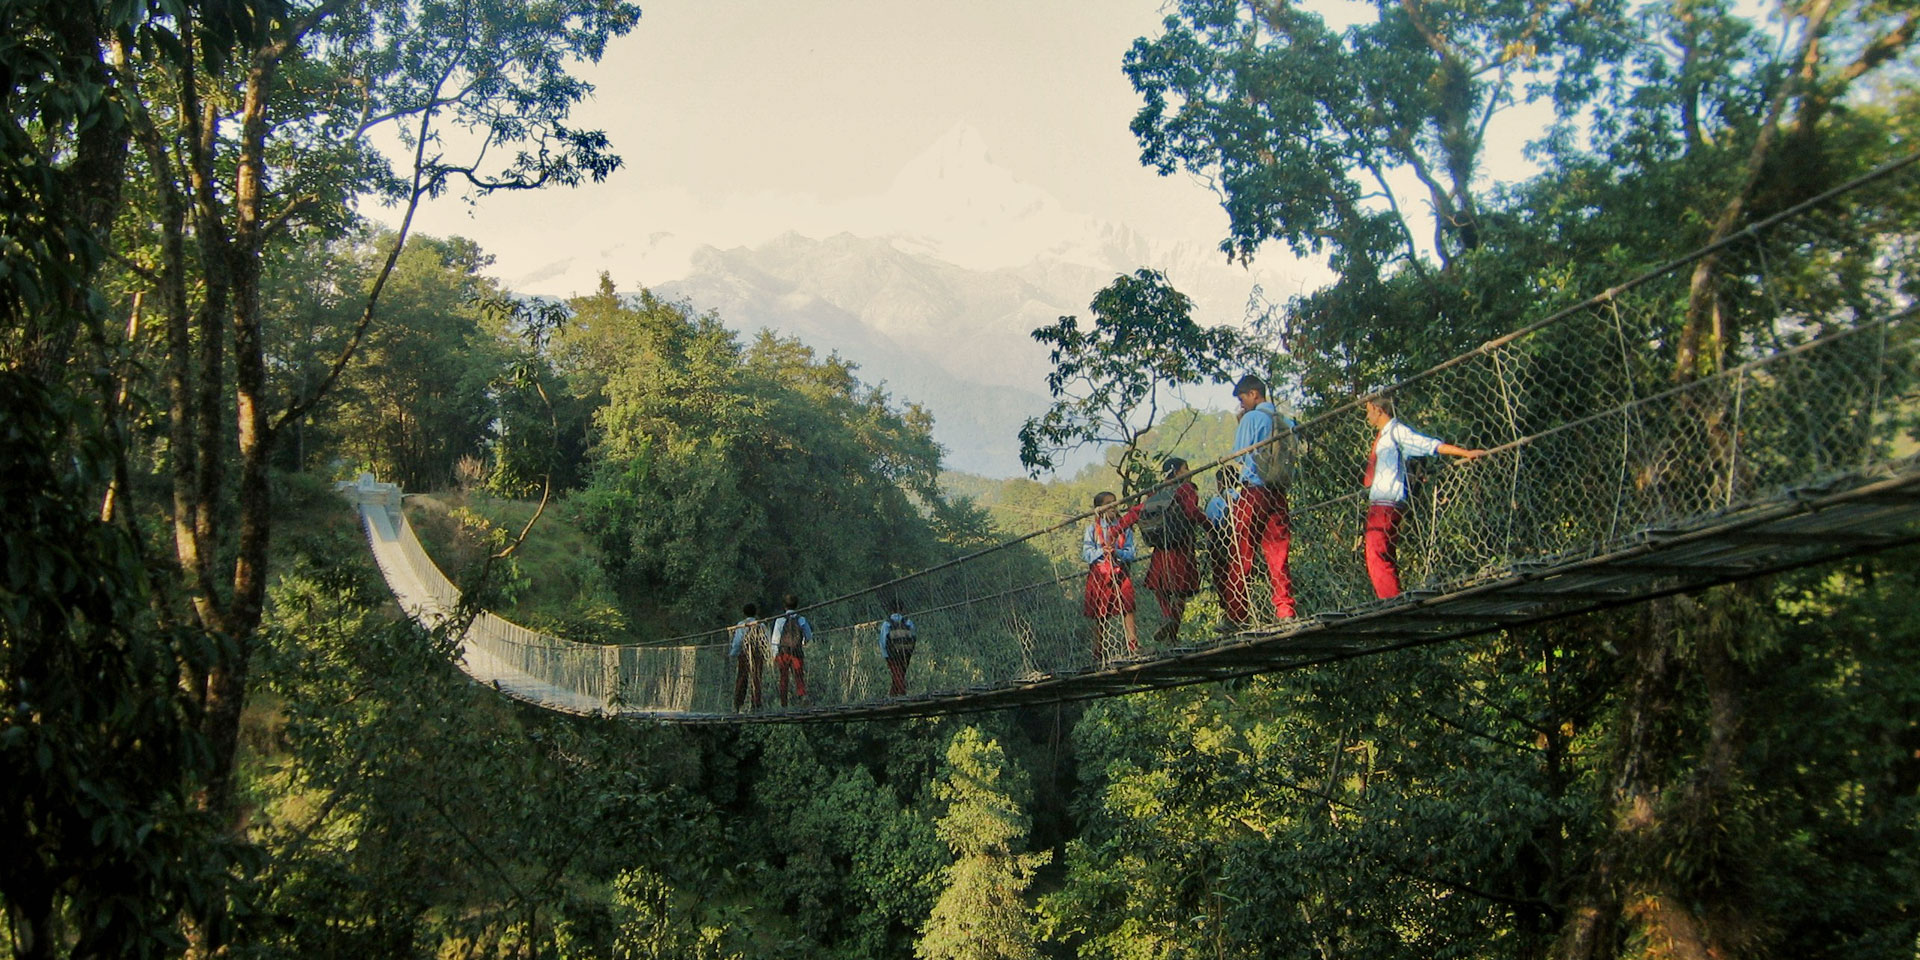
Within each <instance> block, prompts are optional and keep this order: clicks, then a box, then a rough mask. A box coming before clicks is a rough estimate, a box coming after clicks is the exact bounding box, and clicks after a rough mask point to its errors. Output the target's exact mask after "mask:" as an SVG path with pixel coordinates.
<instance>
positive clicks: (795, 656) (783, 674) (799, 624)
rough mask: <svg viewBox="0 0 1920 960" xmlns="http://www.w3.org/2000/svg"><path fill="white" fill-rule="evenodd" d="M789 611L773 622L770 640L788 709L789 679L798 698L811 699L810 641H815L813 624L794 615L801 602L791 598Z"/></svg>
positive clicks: (774, 662) (782, 693) (781, 700)
mask: <svg viewBox="0 0 1920 960" xmlns="http://www.w3.org/2000/svg"><path fill="white" fill-rule="evenodd" d="M786 601H787V610H786V612H785V613H782V614H781V615H780V619H778V620H775V621H774V622H773V630H772V631H770V633H769V637H770V642H771V644H772V649H773V654H774V656H773V670H774V673H775V674H777V675H778V676H779V677H780V705H781V706H783V707H784V706H786V705H787V679H788V678H789V677H791V678H792V679H793V681H794V695H795V696H796V697H798V698H799V699H800V700H802V701H805V700H806V699H807V647H806V644H807V641H809V640H812V639H813V624H810V623H808V622H807V618H806V617H803V616H801V615H799V614H798V613H795V612H794V608H795V607H798V606H799V605H800V598H799V597H798V596H795V595H794V594H791V593H789V594H787V597H786Z"/></svg>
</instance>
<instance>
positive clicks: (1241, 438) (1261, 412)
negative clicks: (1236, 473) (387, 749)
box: [1233, 400, 1294, 487]
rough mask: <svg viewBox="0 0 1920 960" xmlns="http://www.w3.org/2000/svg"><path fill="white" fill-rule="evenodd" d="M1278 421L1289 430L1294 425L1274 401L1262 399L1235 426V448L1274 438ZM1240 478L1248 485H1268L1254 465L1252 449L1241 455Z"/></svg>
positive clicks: (1245, 447) (1238, 448) (1239, 448)
mask: <svg viewBox="0 0 1920 960" xmlns="http://www.w3.org/2000/svg"><path fill="white" fill-rule="evenodd" d="M1276 423H1279V424H1283V425H1284V426H1285V427H1286V428H1287V429H1289V430H1291V429H1293V426H1294V424H1293V418H1291V417H1286V416H1282V415H1281V413H1280V408H1278V407H1275V406H1274V405H1273V401H1271V400H1262V401H1260V404H1259V406H1256V407H1254V408H1253V409H1252V410H1249V411H1247V412H1246V414H1245V415H1243V416H1242V417H1241V418H1240V425H1239V426H1238V427H1235V428H1234V430H1233V448H1234V449H1235V450H1246V449H1247V448H1248V447H1251V446H1253V445H1255V444H1257V443H1259V442H1261V441H1262V440H1270V439H1272V438H1273V429H1274V425H1275V424H1276ZM1240 479H1241V480H1243V481H1245V482H1246V484H1247V485H1248V486H1253V487H1264V486H1266V484H1265V483H1264V482H1262V481H1261V478H1260V471H1259V470H1258V469H1256V468H1255V467H1254V465H1253V451H1251V450H1248V451H1247V452H1246V453H1245V454H1244V455H1242V456H1241V457H1240Z"/></svg>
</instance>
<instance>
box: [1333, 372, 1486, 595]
mask: <svg viewBox="0 0 1920 960" xmlns="http://www.w3.org/2000/svg"><path fill="white" fill-rule="evenodd" d="M1366 412H1367V425H1368V426H1370V427H1372V428H1373V429H1374V430H1376V431H1378V432H1377V433H1376V434H1375V435H1374V438H1373V450H1372V452H1370V453H1368V454H1367V469H1366V472H1365V473H1364V474H1362V475H1361V478H1360V483H1361V485H1362V486H1365V487H1366V488H1367V528H1366V533H1365V534H1364V535H1363V539H1364V540H1365V542H1366V555H1367V576H1368V577H1369V578H1370V579H1372V580H1373V594H1374V596H1376V597H1379V598H1380V599H1382V600H1388V599H1391V598H1393V597H1397V596H1399V595H1400V568H1399V564H1398V561H1397V557H1396V554H1397V552H1398V549H1399V545H1400V521H1401V519H1402V518H1404V517H1405V516H1406V512H1407V468H1406V463H1407V460H1408V459H1409V458H1412V457H1431V456H1433V455H1434V454H1436V453H1444V454H1446V455H1447V456H1449V457H1459V458H1461V459H1463V460H1477V459H1479V458H1481V457H1484V456H1486V455H1487V452H1486V451H1485V450H1477V449H1467V448H1465V447H1456V446H1454V445H1453V444H1451V443H1442V442H1440V441H1439V440H1435V439H1434V438H1432V437H1429V436H1427V435H1425V434H1422V433H1416V432H1415V431H1414V429H1413V428H1412V427H1409V426H1407V425H1406V424H1405V423H1402V422H1401V421H1400V419H1399V417H1398V415H1397V413H1396V411H1395V410H1394V406H1393V399H1392V398H1391V397H1388V396H1385V395H1384V394H1383V395H1379V396H1373V397H1368V398H1367V403H1366Z"/></svg>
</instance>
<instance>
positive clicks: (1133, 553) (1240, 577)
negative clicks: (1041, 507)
mask: <svg viewBox="0 0 1920 960" xmlns="http://www.w3.org/2000/svg"><path fill="white" fill-rule="evenodd" d="M1233 393H1234V398H1235V399H1236V400H1238V401H1239V410H1238V417H1239V425H1238V426H1237V427H1236V429H1235V432H1234V438H1233V445H1234V449H1236V450H1241V451H1245V452H1244V453H1242V454H1241V455H1240V457H1239V458H1238V459H1237V461H1231V462H1229V463H1228V464H1226V465H1224V466H1222V467H1221V469H1220V470H1219V472H1218V473H1216V474H1215V480H1216V481H1217V484H1218V487H1219V490H1218V492H1217V493H1216V494H1215V495H1214V497H1213V498H1212V500H1211V501H1209V502H1208V503H1207V505H1206V506H1205V507H1204V508H1203V507H1202V506H1201V505H1200V495H1199V488H1198V486H1197V485H1195V484H1194V483H1193V481H1192V480H1190V479H1186V477H1187V473H1188V471H1187V462H1186V461H1185V460H1182V459H1180V458H1178V457H1172V458H1168V459H1167V460H1166V462H1165V465H1164V467H1165V476H1166V479H1167V481H1168V485H1167V486H1166V487H1164V488H1162V489H1161V490H1159V491H1156V492H1155V493H1154V494H1153V495H1152V496H1150V497H1148V498H1147V499H1146V500H1144V501H1141V502H1140V503H1138V504H1135V505H1134V506H1133V508H1132V509H1130V510H1128V511H1127V512H1126V513H1124V514H1122V513H1121V512H1120V511H1119V508H1118V504H1117V499H1118V498H1116V497H1115V496H1114V495H1113V493H1112V492H1110V491H1102V492H1101V493H1099V494H1096V495H1095V496H1094V498H1093V507H1094V516H1093V519H1092V521H1091V522H1089V523H1088V524H1087V527H1086V532H1085V534H1084V535H1083V536H1082V537H1081V545H1080V552H1081V559H1083V560H1084V561H1085V562H1086V564H1087V577H1086V586H1085V590H1084V594H1083V596H1084V598H1083V600H1082V603H1081V613H1082V614H1084V615H1085V616H1086V617H1087V619H1088V620H1090V621H1092V623H1093V649H1094V659H1095V661H1097V662H1104V661H1106V660H1108V659H1110V658H1111V656H1112V653H1113V651H1112V650H1111V647H1112V645H1111V644H1108V643H1106V642H1105V640H1106V635H1107V633H1108V632H1109V629H1110V626H1111V624H1112V621H1113V620H1114V618H1116V617H1117V618H1119V620H1120V622H1121V627H1122V630H1123V632H1124V635H1125V638H1126V654H1127V655H1128V656H1132V655H1134V654H1136V653H1137V652H1138V650H1139V634H1138V630H1137V628H1136V626H1135V622H1134V588H1133V578H1132V576H1131V573H1130V571H1129V567H1130V565H1131V564H1132V563H1133V562H1134V561H1136V560H1138V559H1139V558H1140V550H1141V548H1140V543H1139V540H1140V539H1143V538H1144V539H1146V540H1147V541H1148V543H1147V545H1148V546H1151V547H1152V548H1153V552H1152V554H1151V558H1150V560H1149V561H1148V564H1147V575H1146V586H1147V589H1148V590H1151V591H1152V592H1153V594H1154V598H1155V599H1156V600H1157V601H1158V602H1159V604H1160V612H1161V614H1162V615H1163V616H1164V619H1165V622H1164V623H1163V624H1162V626H1161V627H1160V628H1159V630H1157V631H1155V633H1154V640H1155V641H1156V642H1159V643H1163V644H1165V643H1171V642H1173V641H1174V640H1175V639H1177V638H1178V637H1179V633H1180V622H1181V620H1182V618H1183V617H1184V616H1185V614H1186V606H1187V601H1188V600H1189V599H1191V598H1192V597H1193V596H1194V595H1195V594H1197V593H1199V592H1200V583H1201V570H1200V559H1199V556H1198V554H1199V551H1200V548H1201V546H1202V544H1203V543H1204V545H1205V548H1206V553H1207V555H1208V558H1209V559H1210V561H1211V563H1210V566H1211V567H1212V575H1213V581H1214V585H1215V589H1216V590H1217V591H1218V593H1219V595H1220V601H1221V606H1222V607H1223V608H1224V613H1225V619H1226V624H1225V626H1227V627H1228V628H1230V629H1233V630H1241V629H1245V628H1246V627H1247V625H1248V622H1249V619H1250V616H1251V607H1250V606H1249V601H1248V598H1247V591H1248V585H1249V582H1250V581H1251V579H1252V576H1253V568H1254V565H1255V557H1256V555H1257V556H1259V557H1261V558H1263V559H1264V560H1265V561H1266V568H1267V581H1268V584H1269V585H1270V587H1271V588H1272V602H1273V614H1274V617H1275V618H1276V619H1278V620H1281V621H1285V620H1289V619H1292V618H1293V617H1294V615H1295V609H1294V597H1293V579H1292V576H1291V575H1290V573H1289V572H1288V569H1287V551H1288V548H1289V547H1290V546H1291V545H1292V533H1291V530H1290V527H1289V523H1288V513H1287V489H1286V484H1287V479H1288V473H1289V471H1290V465H1289V463H1290V458H1289V457H1288V456H1287V453H1286V450H1287V448H1286V446H1285V445H1284V441H1278V440H1276V433H1277V431H1278V430H1280V429H1282V428H1284V429H1287V430H1292V429H1293V428H1294V427H1295V426H1296V424H1295V423H1294V421H1293V420H1292V419H1291V418H1289V417H1287V416H1286V415H1284V414H1282V413H1281V412H1280V411H1279V409H1278V408H1276V407H1275V406H1274V405H1273V402H1272V401H1271V400H1270V399H1269V398H1268V396H1267V384H1266V382H1265V381H1263V380H1261V379H1260V378H1259V377H1257V376H1252V375H1248V376H1245V377H1241V378H1240V380H1239V382H1237V383H1235V384H1234V387H1233ZM1365 410H1366V417H1367V424H1368V425H1369V426H1370V427H1372V428H1373V430H1374V440H1373V446H1372V448H1371V449H1370V450H1369V451H1368V453H1367V458H1366V465H1365V467H1364V469H1363V470H1362V471H1361V477H1360V484H1361V486H1363V487H1365V488H1366V490H1367V501H1368V505H1367V519H1366V527H1365V529H1364V532H1363V534H1362V541H1363V545H1364V549H1365V554H1366V565H1367V575H1368V577H1369V579H1371V580H1372V582H1373V590H1374V594H1375V596H1378V597H1379V598H1381V599H1383V600H1384V599H1389V598H1392V597H1396V596H1399V595H1400V573H1399V566H1398V562H1397V559H1396V549H1397V545H1398V542H1399V532H1400V523H1401V520H1402V519H1403V518H1404V517H1405V515H1406V506H1407V471H1406V467H1407V461H1408V460H1409V459H1412V458H1414V457H1430V456H1433V455H1435V454H1444V455H1447V456H1452V457H1459V458H1462V459H1466V460H1472V459H1476V458H1478V457H1482V456H1485V455H1486V451H1485V450H1480V449H1472V448H1465V447H1459V446H1455V445H1453V444H1451V443H1445V442H1442V441H1440V440H1438V439H1435V438H1433V437H1429V436H1426V435H1425V434H1422V433H1419V432H1417V431H1415V430H1414V429H1413V428H1412V427H1409V426H1408V425H1407V424H1405V423H1404V422H1402V421H1401V420H1400V419H1399V416H1398V414H1397V412H1396V411H1395V409H1394V404H1393V400H1392V399H1391V398H1389V397H1387V396H1385V395H1376V396H1373V397H1369V398H1368V399H1367V401H1366V405H1365ZM1143 532H1144V537H1143V536H1142V533H1143Z"/></svg>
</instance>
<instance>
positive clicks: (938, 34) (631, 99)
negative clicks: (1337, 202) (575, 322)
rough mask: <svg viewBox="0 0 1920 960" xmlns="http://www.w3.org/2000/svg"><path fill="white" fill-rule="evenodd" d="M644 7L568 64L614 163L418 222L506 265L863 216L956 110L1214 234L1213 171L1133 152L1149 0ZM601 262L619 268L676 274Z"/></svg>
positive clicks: (1144, 205) (1054, 169) (1086, 205)
mask: <svg viewBox="0 0 1920 960" xmlns="http://www.w3.org/2000/svg"><path fill="white" fill-rule="evenodd" d="M644 9H645V13H644V15H643V16H642V18H641V20H640V23H639V25H638V26H637V27H636V28H635V29H634V31H633V32H632V33H631V34H629V35H628V36H626V37H624V38H621V39H620V40H618V41H616V42H614V43H613V44H612V45H610V47H609V48H608V50H607V54H606V56H605V57H604V58H603V59H602V61H601V62H600V63H599V64H598V65H596V66H594V67H591V68H589V69H587V70H585V71H583V75H584V76H585V77H586V78H587V79H588V80H590V81H591V82H592V83H593V84H594V85H595V86H596V88H597V90H596V94H595V98H594V100H593V101H591V102H589V103H587V104H584V105H583V106H582V107H581V108H580V109H579V110H577V111H576V116H575V121H576V125H578V126H582V127H589V128H598V129H603V130H605V131H607V133H608V134H609V136H610V137H611V139H612V141H613V144H614V149H615V151H616V152H618V153H619V154H620V156H621V157H623V158H624V160H625V166H624V167H623V168H622V169H620V170H619V171H617V172H616V173H615V174H614V175H613V176H612V177H610V178H609V179H608V180H607V181H606V182H604V183H601V184H594V185H587V186H582V187H579V188H576V189H572V190H566V189H548V190H542V191H538V192H536V193H532V194H520V195H506V194H497V195H494V196H492V197H487V198H484V199H482V200H480V201H479V202H478V204H477V205H474V206H468V205H466V204H464V203H462V202H460V201H459V200H455V199H443V200H441V201H439V202H437V203H435V204H433V205H432V206H430V207H428V208H426V209H425V210H423V211H422V215H421V217H420V218H419V219H418V221H417V223H416V229H418V230H421V231H423V232H426V233H432V234H450V233H457V234H460V235H463V236H467V237H470V238H472V239H474V240H476V241H478V242H479V243H480V245H481V246H482V247H483V248H484V249H486V250H487V251H489V252H491V253H493V254H495V255H496V256H497V257H498V258H499V262H498V264H497V267H496V274H497V275H498V276H500V277H501V278H502V279H504V280H506V281H507V282H508V283H509V284H513V283H514V281H515V280H516V279H526V278H528V277H529V276H530V275H532V274H534V273H535V271H537V270H538V269H539V268H541V267H542V266H544V265H546V264H550V263H552V262H554V261H556V260H561V259H566V258H569V257H577V258H583V259H594V258H596V257H599V256H601V255H602V254H603V253H604V252H606V251H609V250H611V249H612V248H613V247H615V246H617V245H619V244H622V243H631V242H632V241H633V240H634V239H635V238H636V237H645V236H648V235H651V234H654V233H659V232H667V233H672V234H675V235H678V236H680V237H682V238H686V239H688V240H692V241H695V242H699V243H707V244H712V245H715V246H720V247H730V246H736V245H742V244H747V245H751V244H756V243H759V242H761V241H764V240H766V239H769V238H771V237H774V236H777V235H779V234H780V233H783V232H786V231H788V230H793V231H797V232H799V233H802V234H804V235H808V236H814V237H821V236H825V235H829V234H831V233H834V232H838V231H839V230H840V229H853V230H855V231H856V232H858V229H857V225H856V224H855V222H854V215H853V214H852V213H846V214H845V215H844V217H843V211H844V210H845V209H846V208H848V207H851V206H857V205H858V203H859V201H861V200H862V199H866V200H868V201H871V200H872V199H873V198H876V197H879V196H881V195H884V194H885V193H886V192H887V188H888V185H889V183H890V182H891V181H892V179H893V178H894V176H895V174H896V173H897V172H899V170H900V169H901V168H902V166H903V165H905V164H906V163H907V162H908V161H909V160H910V159H912V158H913V157H915V156H916V155H918V154H920V153H921V152H922V151H923V150H925V149H926V148H927V147H928V146H929V145H930V144H932V143H933V142H935V141H936V140H937V139H939V138H940V137H941V136H942V135H943V134H945V133H947V132H948V131H950V130H952V129H953V128H954V127H955V126H956V125H960V124H964V125H967V126H970V127H972V128H973V129H974V130H977V131H978V132H979V134H980V136H981V138H982V139H983V140H984V142H985V143H986V145H987V148H988V150H989V151H990V153H991V154H992V158H993V161H994V163H995V164H996V165H998V166H1002V167H1005V168H1007V169H1008V170H1010V171H1012V172H1013V174H1014V175H1015V176H1016V177H1017V178H1019V180H1020V181H1022V182H1024V183H1026V184H1029V185H1031V186H1032V187H1035V188H1037V189H1039V190H1040V191H1043V192H1045V193H1047V194H1050V195H1052V196H1053V197H1054V198H1056V199H1057V200H1058V201H1059V202H1060V205H1061V206H1062V207H1064V208H1065V209H1067V210H1071V211H1074V212H1076V213H1082V214H1087V215H1090V216H1093V217H1097V218H1099V219H1102V220H1109V221H1114V222H1118V223H1124V224H1126V225H1128V226H1130V227H1132V228H1134V229H1135V230H1137V231H1139V232H1140V233H1142V234H1144V235H1146V236H1150V237H1153V238H1155V239H1158V240H1164V241H1167V242H1172V241H1177V240H1183V239H1184V240H1193V241H1197V242H1200V243H1204V244H1206V245H1208V246H1211V245H1213V244H1216V243H1218V242H1219V240H1220V239H1221V238H1222V237H1223V236H1224V235H1225V233H1226V223H1227V221H1226V215H1225V213H1224V212H1223V211H1221V209H1220V207H1219V205H1218V201H1217V199H1216V198H1215V197H1214V195H1213V194H1212V192H1211V191H1210V190H1208V189H1207V188H1206V187H1205V186H1204V185H1202V184H1200V183H1198V182H1197V181H1195V180H1194V179H1192V178H1190V177H1188V176H1186V175H1185V174H1175V175H1173V176H1171V177H1164V178H1163V177H1160V176H1158V175H1157V174H1155V173H1154V172H1153V171H1151V170H1148V169H1146V168H1144V167H1142V166H1141V165H1140V163H1139V146H1138V144H1137V143H1136V142H1135V140H1134V138H1133V135H1132V134H1131V133H1130V132H1129V131H1128V129H1127V124H1128V122H1129V121H1130V120H1131V119H1132V116H1133V114H1134V112H1135V110H1137V109H1138V106H1139V98H1138V96H1137V95H1136V94H1135V93H1134V92H1133V89H1132V87H1131V86H1130V85H1129V84H1128V82H1127V79H1126V76H1125V75H1124V74H1123V73H1122V72H1121V59H1122V57H1123V55H1124V54H1125V52H1126V49H1127V47H1128V45H1129V44H1131V43H1132V41H1133V40H1134V38H1136V37H1139V36H1143V35H1149V34H1153V33H1156V32H1157V31H1158V26H1159V22H1160V17H1161V14H1160V0H1097V2H1090V0H968V2H951V0H945V2H931V0H808V2H806V3H782V2H769V0H653V2H647V3H645V4H644ZM840 219H844V220H845V221H846V222H844V223H842V222H837V221H838V220H840ZM1272 258H1273V259H1274V260H1276V261H1286V260H1289V259H1290V258H1288V257H1286V256H1285V254H1284V251H1275V252H1274V253H1273V254H1272ZM613 259H615V260H617V259H618V258H617V257H614V258H613ZM608 265H609V266H614V267H615V280H616V282H618V283H620V284H621V286H622V287H630V286H631V285H632V283H633V282H634V281H637V280H644V281H647V282H659V281H661V280H665V279H673V278H671V277H627V276H622V275H621V270H620V269H619V264H618V263H609V264H608ZM534 286H538V284H537V283H536V284H534ZM525 292H541V293H566V292H569V291H564V290H546V289H536V290H527V291H525ZM582 292H584V291H582Z"/></svg>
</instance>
